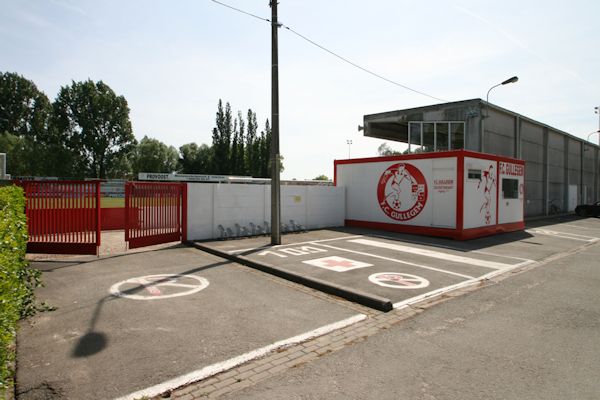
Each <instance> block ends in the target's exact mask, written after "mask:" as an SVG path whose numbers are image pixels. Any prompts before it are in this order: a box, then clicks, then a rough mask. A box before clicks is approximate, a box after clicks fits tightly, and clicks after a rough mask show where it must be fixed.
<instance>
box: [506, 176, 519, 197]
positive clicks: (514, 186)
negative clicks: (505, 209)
mask: <svg viewBox="0 0 600 400" xmlns="http://www.w3.org/2000/svg"><path fill="white" fill-rule="evenodd" d="M502 198H503V199H518V198H519V180H518V179H508V178H503V179H502Z"/></svg>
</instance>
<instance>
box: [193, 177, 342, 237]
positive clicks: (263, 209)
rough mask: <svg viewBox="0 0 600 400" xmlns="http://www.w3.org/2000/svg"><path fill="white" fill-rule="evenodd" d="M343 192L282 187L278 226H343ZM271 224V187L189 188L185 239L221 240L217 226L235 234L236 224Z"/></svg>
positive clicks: (330, 188) (336, 189) (238, 185)
mask: <svg viewBox="0 0 600 400" xmlns="http://www.w3.org/2000/svg"><path fill="white" fill-rule="evenodd" d="M344 200H345V199H344V188H342V187H332V186H301V185H297V186H296V185H294V186H282V187H281V223H282V224H288V225H290V220H294V223H296V224H300V225H304V226H305V227H306V228H308V229H317V228H324V227H339V226H343V225H344V211H345V204H344ZM265 222H267V223H268V224H269V225H270V223H271V187H270V186H269V185H249V184H248V185H245V184H213V183H198V184H188V239H189V240H204V239H213V238H219V237H220V231H219V229H218V227H219V225H221V226H222V227H223V228H225V229H227V228H230V229H231V230H232V232H234V233H236V229H235V224H238V225H240V226H243V227H246V228H247V229H248V230H250V223H253V224H255V225H257V226H264V223H265Z"/></svg>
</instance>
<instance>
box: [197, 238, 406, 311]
mask: <svg viewBox="0 0 600 400" xmlns="http://www.w3.org/2000/svg"><path fill="white" fill-rule="evenodd" d="M186 243H187V244H188V245H190V246H192V247H195V248H197V249H198V250H202V251H204V252H206V253H209V254H212V255H214V256H217V257H221V258H225V259H227V260H229V261H233V262H236V263H239V264H242V265H245V266H246V267H250V268H254V269H257V270H259V271H262V272H266V273H267V274H271V275H275V276H277V277H279V278H283V279H286V280H288V281H291V282H295V283H299V284H301V285H304V286H307V287H309V288H312V289H315V290H319V291H321V292H324V293H327V294H332V295H334V296H338V297H341V298H344V299H346V300H349V301H352V302H355V303H358V304H362V305H363V306H367V307H369V308H373V309H375V310H378V311H383V312H388V311H392V310H393V308H394V306H393V304H392V301H391V300H390V299H388V298H385V297H381V296H377V295H372V294H369V293H365V292H362V291H360V290H355V289H351V288H348V287H346V286H342V285H336V284H333V283H331V282H327V281H324V280H321V279H316V278H308V277H306V276H302V275H299V274H296V273H293V272H289V271H285V270H283V269H281V268H278V267H276V266H274V265H271V264H267V263H259V262H256V261H253V260H251V259H249V258H247V257H244V256H236V255H233V254H229V253H226V252H223V251H220V250H217V249H214V248H212V247H209V246H205V245H202V244H199V243H196V242H190V241H188V242H186Z"/></svg>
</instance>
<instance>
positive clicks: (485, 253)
mask: <svg viewBox="0 0 600 400" xmlns="http://www.w3.org/2000/svg"><path fill="white" fill-rule="evenodd" d="M598 229H600V228H598ZM368 236H369V237H375V238H379V239H385V240H393V241H398V238H395V237H392V236H385V235H368ZM401 241H402V242H403V243H412V244H419V245H422V246H430V247H438V248H442V249H448V250H454V251H460V252H462V253H477V254H484V255H488V256H494V257H500V258H508V259H513V260H519V261H525V262H528V263H532V262H535V261H534V260H531V259H528V258H521V257H513V256H507V255H504V254H496V253H490V252H487V251H482V250H465V249H464V248H462V247H456V246H448V245H444V244H439V243H425V242H419V241H417V240H409V239H406V238H402V240H401Z"/></svg>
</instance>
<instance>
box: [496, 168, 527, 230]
mask: <svg viewBox="0 0 600 400" xmlns="http://www.w3.org/2000/svg"><path fill="white" fill-rule="evenodd" d="M498 168H499V171H498V175H499V182H498V188H499V190H500V192H499V200H498V223H499V224H507V223H511V222H521V221H523V213H524V210H525V207H524V201H525V167H524V166H523V165H520V164H512V163H508V162H499V163H498ZM503 179H516V180H518V182H519V192H518V198H516V199H513V198H506V196H505V194H504V192H503V191H502V180H503Z"/></svg>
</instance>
